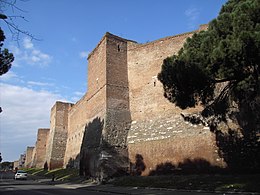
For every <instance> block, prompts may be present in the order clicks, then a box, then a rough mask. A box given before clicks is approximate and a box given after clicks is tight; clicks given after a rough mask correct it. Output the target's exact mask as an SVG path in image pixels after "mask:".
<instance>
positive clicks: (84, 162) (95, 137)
mask: <svg viewBox="0 0 260 195" xmlns="http://www.w3.org/2000/svg"><path fill="white" fill-rule="evenodd" d="M103 128H104V120H101V119H100V118H99V117H97V118H95V119H94V120H93V121H91V122H89V123H88V124H87V125H86V126H85V131H84V136H83V140H82V145H81V149H80V162H79V174H80V175H81V176H85V177H96V173H97V169H98V161H99V153H100V144H101V136H102V130H103Z"/></svg>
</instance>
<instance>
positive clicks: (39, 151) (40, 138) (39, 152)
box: [34, 129, 50, 168]
mask: <svg viewBox="0 0 260 195" xmlns="http://www.w3.org/2000/svg"><path fill="white" fill-rule="evenodd" d="M49 133H50V129H38V134H37V141H36V145H35V157H34V162H35V163H34V166H35V167H36V168H44V164H45V163H46V146H47V144H48V143H47V140H48V136H49Z"/></svg>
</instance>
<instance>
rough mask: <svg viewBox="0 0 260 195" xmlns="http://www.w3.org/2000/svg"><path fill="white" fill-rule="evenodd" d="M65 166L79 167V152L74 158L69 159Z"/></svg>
mask: <svg viewBox="0 0 260 195" xmlns="http://www.w3.org/2000/svg"><path fill="white" fill-rule="evenodd" d="M66 168H77V169H78V168H79V154H78V155H77V156H76V158H70V159H69V161H68V164H67V165H66Z"/></svg>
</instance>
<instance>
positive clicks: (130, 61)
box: [32, 25, 226, 177]
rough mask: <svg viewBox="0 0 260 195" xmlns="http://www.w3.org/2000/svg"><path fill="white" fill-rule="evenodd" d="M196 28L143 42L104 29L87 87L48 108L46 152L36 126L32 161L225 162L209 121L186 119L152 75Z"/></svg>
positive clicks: (108, 166) (148, 166)
mask: <svg viewBox="0 0 260 195" xmlns="http://www.w3.org/2000/svg"><path fill="white" fill-rule="evenodd" d="M206 28H207V26H206V25H203V26H201V27H200V29H199V30H205V29H206ZM199 30H198V31H199ZM198 31H194V32H190V33H184V34H180V35H176V36H172V37H166V38H162V39H159V40H156V41H153V42H150V43H146V44H138V43H136V42H134V41H131V40H127V39H123V38H121V37H118V36H115V35H112V34H110V33H106V34H105V35H104V37H103V38H102V39H101V41H100V42H99V43H98V45H97V47H96V48H95V49H94V50H93V51H92V52H91V53H90V55H89V57H88V91H87V93H86V94H85V95H84V96H83V97H82V98H81V99H80V100H79V101H78V102H77V103H76V104H74V105H73V104H69V103H61V102H57V103H56V104H55V105H54V107H53V108H52V112H51V127H50V129H51V130H50V137H49V139H48V141H47V142H48V143H47V145H48V147H47V155H46V157H45V154H44V152H43V150H44V149H43V148H44V147H43V145H44V143H45V144H46V142H44V143H43V140H45V141H46V136H47V131H46V133H45V134H41V133H40V132H39V133H38V141H37V144H36V149H35V150H34V151H33V154H32V156H33V157H32V158H33V159H34V160H33V162H34V163H35V164H36V165H35V166H38V167H39V166H40V165H42V163H44V162H48V166H49V168H50V169H52V168H57V167H61V166H62V165H63V167H76V168H79V169H80V173H81V174H83V175H87V176H92V177H106V176H111V175H115V174H117V173H119V172H121V173H122V172H124V171H126V170H127V171H129V170H130V171H133V170H136V168H137V167H136V164H137V161H138V162H139V163H140V160H141V162H142V164H143V168H142V170H141V173H140V174H142V175H148V174H151V173H153V172H154V171H156V170H157V169H158V165H163V164H164V163H168V165H169V164H171V166H172V167H175V168H176V169H178V168H181V167H182V166H183V163H185V162H187V160H188V161H189V162H191V161H196V162H197V161H200V162H204V161H205V162H207V163H208V164H210V165H211V166H219V167H225V166H226V165H225V162H224V161H223V159H221V158H220V157H219V154H218V148H217V145H216V139H215V135H214V134H213V133H211V132H210V131H209V128H208V127H204V126H202V125H191V124H190V123H188V122H185V121H184V119H183V117H181V113H182V112H183V111H182V110H181V109H180V108H178V107H176V106H175V105H174V104H172V103H170V102H169V101H168V100H167V99H166V98H164V96H163V86H162V84H161V83H160V82H159V81H158V79H157V75H158V73H159V72H160V70H161V65H162V63H163V60H164V59H165V58H166V57H168V56H171V55H173V54H176V53H177V52H178V51H179V49H180V48H181V47H182V46H183V44H184V42H185V41H186V39H187V38H188V37H191V36H192V35H193V34H194V33H195V32H198ZM201 109H202V108H200V107H199V106H198V107H196V108H191V109H187V110H185V113H184V114H190V113H196V112H198V111H200V110H201ZM43 137H45V138H43ZM41 140H42V141H41ZM39 145H41V147H40V146H39ZM40 148H41V149H42V150H41V151H39V150H40ZM34 153H35V154H34ZM39 153H41V155H39ZM62 162H63V163H62Z"/></svg>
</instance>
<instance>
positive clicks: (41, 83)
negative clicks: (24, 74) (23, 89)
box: [27, 81, 54, 86]
mask: <svg viewBox="0 0 260 195" xmlns="http://www.w3.org/2000/svg"><path fill="white" fill-rule="evenodd" d="M27 84H28V85H36V86H54V84H53V83H45V82H37V81H28V82H27Z"/></svg>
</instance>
